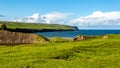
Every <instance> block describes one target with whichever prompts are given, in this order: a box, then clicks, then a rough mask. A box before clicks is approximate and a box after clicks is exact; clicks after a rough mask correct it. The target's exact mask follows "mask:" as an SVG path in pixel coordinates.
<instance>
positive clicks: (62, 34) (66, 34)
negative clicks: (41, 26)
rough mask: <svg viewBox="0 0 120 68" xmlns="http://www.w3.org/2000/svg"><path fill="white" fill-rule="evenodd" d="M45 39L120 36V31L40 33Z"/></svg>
mask: <svg viewBox="0 0 120 68" xmlns="http://www.w3.org/2000/svg"><path fill="white" fill-rule="evenodd" d="M37 34H40V35H42V36H45V37H48V38H49V37H65V38H74V37H76V36H78V35H87V36H95V35H105V34H120V30H77V31H55V32H38V33H37Z"/></svg>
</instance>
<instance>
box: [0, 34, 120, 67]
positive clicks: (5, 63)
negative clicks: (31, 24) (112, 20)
mask: <svg viewBox="0 0 120 68" xmlns="http://www.w3.org/2000/svg"><path fill="white" fill-rule="evenodd" d="M52 40H53V39H52ZM56 40H58V41H59V39H58V38H57V39H56ZM60 40H62V39H60ZM64 40H65V39H63V41H64ZM63 41H61V42H60V41H59V42H56V41H51V42H49V43H41V44H21V45H16V46H15V45H14V46H8V45H0V68H120V35H112V34H111V35H108V38H106V39H105V38H103V36H99V37H95V38H93V39H89V40H83V41H76V42H71V41H69V42H68V41H66V42H63Z"/></svg>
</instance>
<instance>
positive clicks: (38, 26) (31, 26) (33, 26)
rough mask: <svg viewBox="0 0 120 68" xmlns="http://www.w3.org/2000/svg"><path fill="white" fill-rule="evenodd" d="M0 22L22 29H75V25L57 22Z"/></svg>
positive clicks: (9, 26) (8, 26) (0, 22)
mask: <svg viewBox="0 0 120 68" xmlns="http://www.w3.org/2000/svg"><path fill="white" fill-rule="evenodd" d="M0 24H5V25H6V26H7V28H12V29H16V28H23V29H39V30H40V29H55V30H76V27H72V26H68V25H58V24H40V23H24V22H4V21H0Z"/></svg>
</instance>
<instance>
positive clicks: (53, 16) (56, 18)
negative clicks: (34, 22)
mask: <svg viewBox="0 0 120 68" xmlns="http://www.w3.org/2000/svg"><path fill="white" fill-rule="evenodd" d="M68 15H69V14H67V13H59V12H53V13H48V14H45V15H42V20H44V22H45V23H49V24H64V23H65V21H66V19H67V16H68Z"/></svg>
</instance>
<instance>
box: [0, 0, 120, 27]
mask: <svg viewBox="0 0 120 68" xmlns="http://www.w3.org/2000/svg"><path fill="white" fill-rule="evenodd" d="M119 11H120V0H1V2H0V15H4V16H6V18H4V19H5V20H7V19H9V18H10V19H14V18H15V17H20V18H22V17H29V18H30V17H36V16H40V17H39V18H41V16H42V15H43V16H46V17H48V15H49V14H51V15H54V14H55V15H56V16H57V15H60V14H65V16H66V17H67V18H66V21H64V22H70V21H73V20H77V19H79V18H81V17H83V18H85V17H87V16H90V15H91V17H92V14H94V13H95V12H98V14H99V13H100V14H102V13H103V14H105V13H111V12H115V13H116V14H119ZM66 14H67V15H66ZM55 15H54V16H55ZM96 15H97V14H96ZM108 15H109V14H108ZM43 16H42V17H43ZM61 16H64V15H61ZM52 17H53V16H52ZM59 17H60V16H59ZM48 18H49V17H48ZM92 18H93V17H92ZM1 19H3V18H1ZM37 19H38V18H37ZM70 19H71V20H70ZM60 20H62V19H60ZM64 20H65V18H64ZM117 20H118V19H117ZM52 21H53V19H52ZM57 21H58V20H57ZM32 22H33V21H32ZM37 22H39V21H37ZM62 22H63V21H62ZM80 22H81V21H79V23H80ZM88 22H89V21H88ZM79 23H78V24H79ZM59 24H60V23H59ZM62 24H63V23H62ZM68 24H69V23H68ZM88 24H89V23H88ZM70 25H72V24H70ZM73 25H77V23H76V22H75V23H74V24H73ZM81 25H82V24H79V26H80V27H83V28H84V27H85V28H91V27H90V26H93V25H87V26H81ZM94 26H96V25H94ZM97 26H98V24H97ZM103 26H105V25H103ZM103 26H102V25H101V27H103ZM107 26H108V25H107ZM110 26H111V25H110ZM115 26H118V25H115ZM114 28H115V27H114Z"/></svg>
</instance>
